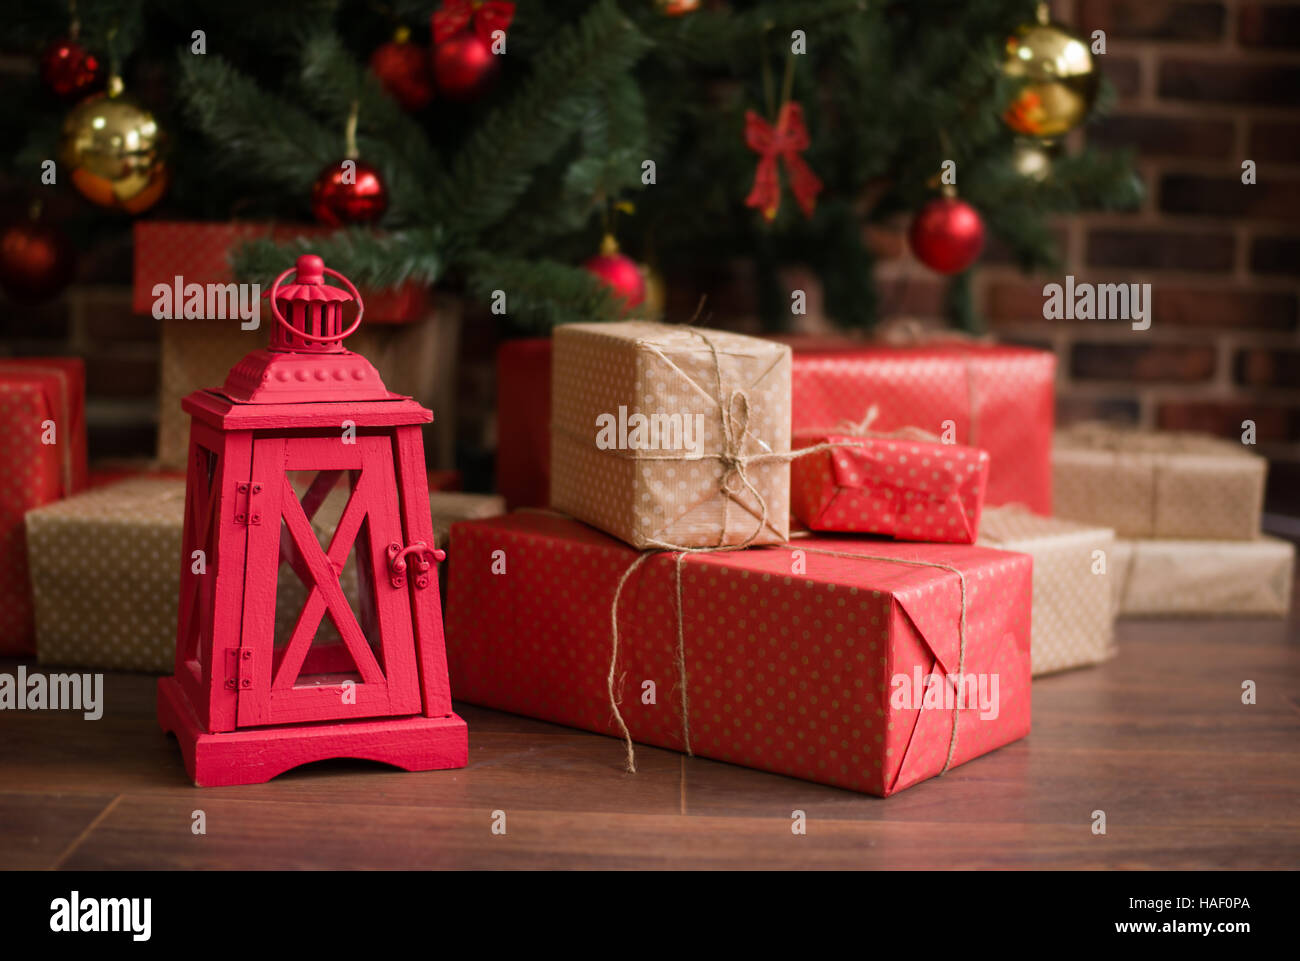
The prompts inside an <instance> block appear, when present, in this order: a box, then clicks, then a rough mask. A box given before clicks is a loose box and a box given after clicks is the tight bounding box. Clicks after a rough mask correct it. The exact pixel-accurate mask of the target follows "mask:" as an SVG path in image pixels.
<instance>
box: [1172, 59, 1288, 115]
mask: <svg viewBox="0 0 1300 961" xmlns="http://www.w3.org/2000/svg"><path fill="white" fill-rule="evenodd" d="M1157 88H1158V90H1159V93H1160V96H1162V97H1168V98H1170V99H1173V100H1195V101H1200V102H1205V103H1241V104H1250V105H1252V106H1261V107H1262V106H1279V107H1290V106H1293V105H1294V104H1295V95H1296V89H1297V88H1300V67H1289V66H1276V65H1252V64H1245V63H1223V62H1220V61H1207V60H1183V59H1175V60H1165V61H1164V62H1162V63H1161V64H1160V75H1159V81H1158V84H1157Z"/></svg>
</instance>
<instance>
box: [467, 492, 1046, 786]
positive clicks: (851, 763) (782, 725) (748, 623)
mask: <svg viewBox="0 0 1300 961" xmlns="http://www.w3.org/2000/svg"><path fill="white" fill-rule="evenodd" d="M448 556H449V558H450V570H449V582H450V584H449V592H450V593H449V598H448V604H447V612H448V613H447V654H448V664H449V668H450V671H451V680H452V693H453V695H454V696H455V697H456V698H458V699H461V700H464V701H468V702H470V703H473V704H479V705H483V706H486V707H491V708H496V709H498V710H504V711H511V712H513V713H516V714H523V715H527V716H530V717H536V718H540V719H542V720H545V721H551V722H555V723H559V724H566V725H569V726H572V727H578V728H583V729H586V730H590V731H596V732H599V733H601V734H608V735H611V736H612V737H615V738H626V739H627V742H626V745H625V746H620V745H619V744H618V742H617V741H611V743H610V748H609V750H610V771H609V775H610V777H611V778H613V777H617V776H619V769H620V763H623V762H626V763H628V765H629V766H630V767H632V769H635V760H636V757H635V748H634V744H633V742H636V743H642V744H651V745H655V746H658V747H664V748H670V749H673V750H679V751H690V752H691V753H694V754H697V755H700V756H703V757H709V758H713V759H716V760H720V761H729V762H731V763H735V764H742V765H745V766H747V767H753V768H758V769H760V770H764V771H772V772H775V773H778V774H785V775H790V776H792V777H799V778H804V779H807V780H811V781H819V782H822V783H825V784H832V785H836V786H839V787H843V788H848V789H850V790H854V791H862V792H865V793H869V794H876V795H881V796H885V795H889V794H893V793H895V792H896V791H900V790H902V789H903V788H906V787H910V786H911V785H913V784H916V783H918V782H920V781H924V780H926V779H927V778H931V777H935V776H936V775H939V774H942V773H945V772H947V771H951V770H952V769H954V768H956V767H958V766H959V765H962V764H965V763H966V762H967V761H970V760H973V759H975V758H977V757H979V756H980V755H982V754H986V753H988V752H989V751H992V750H994V749H996V748H998V747H1001V746H1002V745H1004V744H1007V743H1010V742H1011V741H1014V740H1016V739H1018V738H1021V737H1024V736H1025V735H1026V734H1028V733H1029V723H1030V683H1029V678H1030V663H1029V630H1030V596H1031V565H1032V561H1031V558H1030V557H1029V556H1028V555H1025V554H1015V553H1009V552H1006V551H1000V550H993V549H990V548H985V547H979V546H974V545H965V544H917V543H901V542H900V543H893V542H886V541H871V540H862V539H852V538H833V537H819V538H816V539H811V538H810V539H808V540H804V541H796V542H793V543H791V544H787V545H779V546H768V547H754V548H749V549H746V550H741V551H715V552H702V553H680V552H678V553H675V552H638V551H636V550H634V549H633V548H631V547H629V546H627V545H626V544H624V543H622V542H621V541H619V540H616V539H615V538H612V537H609V536H607V535H605V534H603V533H601V532H599V531H597V530H595V529H593V528H591V527H588V526H586V525H584V524H582V523H580V522H578V521H575V520H572V519H570V518H566V517H562V516H559V515H556V514H551V513H549V512H536V511H530V512H521V513H515V514H509V515H506V516H503V517H499V518H493V519H487V520H475V521H465V522H461V523H458V524H455V525H453V526H452V531H451V547H450V549H449V552H448ZM679 578H680V579H679ZM679 625H680V633H679ZM615 628H616V630H615Z"/></svg>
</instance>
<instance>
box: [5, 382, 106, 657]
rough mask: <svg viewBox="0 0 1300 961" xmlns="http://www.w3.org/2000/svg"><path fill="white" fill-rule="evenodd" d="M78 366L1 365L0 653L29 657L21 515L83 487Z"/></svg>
mask: <svg viewBox="0 0 1300 961" xmlns="http://www.w3.org/2000/svg"><path fill="white" fill-rule="evenodd" d="M85 383H86V381H85V368H84V366H83V365H82V362H81V361H80V360H78V359H75V358H68V357H38V358H26V359H22V360H15V359H13V358H4V359H3V360H0V654H30V653H31V652H32V650H33V644H34V640H35V634H34V630H33V612H32V597H31V587H30V581H29V576H28V551H27V541H26V535H25V531H24V528H23V514H24V513H26V512H27V511H28V510H30V509H31V508H33V507H37V506H39V505H41V504H47V503H49V502H50V501H54V500H57V499H58V498H60V497H66V496H68V495H69V494H72V493H74V492H76V491H79V490H81V489H82V488H83V487H85V486H86V392H85Z"/></svg>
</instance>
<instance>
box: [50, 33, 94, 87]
mask: <svg viewBox="0 0 1300 961" xmlns="http://www.w3.org/2000/svg"><path fill="white" fill-rule="evenodd" d="M41 80H42V81H43V82H44V83H45V86H47V87H48V88H49V89H50V90H52V91H53V92H54V93H55V94H57V95H58V96H60V97H62V98H63V99H64V100H80V99H81V98H82V97H85V96H87V95H88V94H92V93H94V92H95V91H96V90H98V89H99V88H100V87H102V86H103V85H104V65H103V64H102V63H100V61H99V58H98V57H96V56H95V55H94V54H93V53H91V52H90V51H88V50H87V49H86V48H85V47H83V46H82V45H81V44H79V43H78V42H77V41H75V40H71V39H69V38H67V37H60V38H59V39H57V40H55V41H54V42H53V43H51V44H50V45H49V46H48V47H46V48H45V52H44V53H43V54H41Z"/></svg>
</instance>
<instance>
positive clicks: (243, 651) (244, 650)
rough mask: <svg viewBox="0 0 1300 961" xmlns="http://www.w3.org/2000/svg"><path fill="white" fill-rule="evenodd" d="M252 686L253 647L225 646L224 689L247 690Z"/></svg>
mask: <svg viewBox="0 0 1300 961" xmlns="http://www.w3.org/2000/svg"><path fill="white" fill-rule="evenodd" d="M252 686H253V649H252V648H250V647H228V648H226V690H228V691H247V690H249V689H251V688H252Z"/></svg>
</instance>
